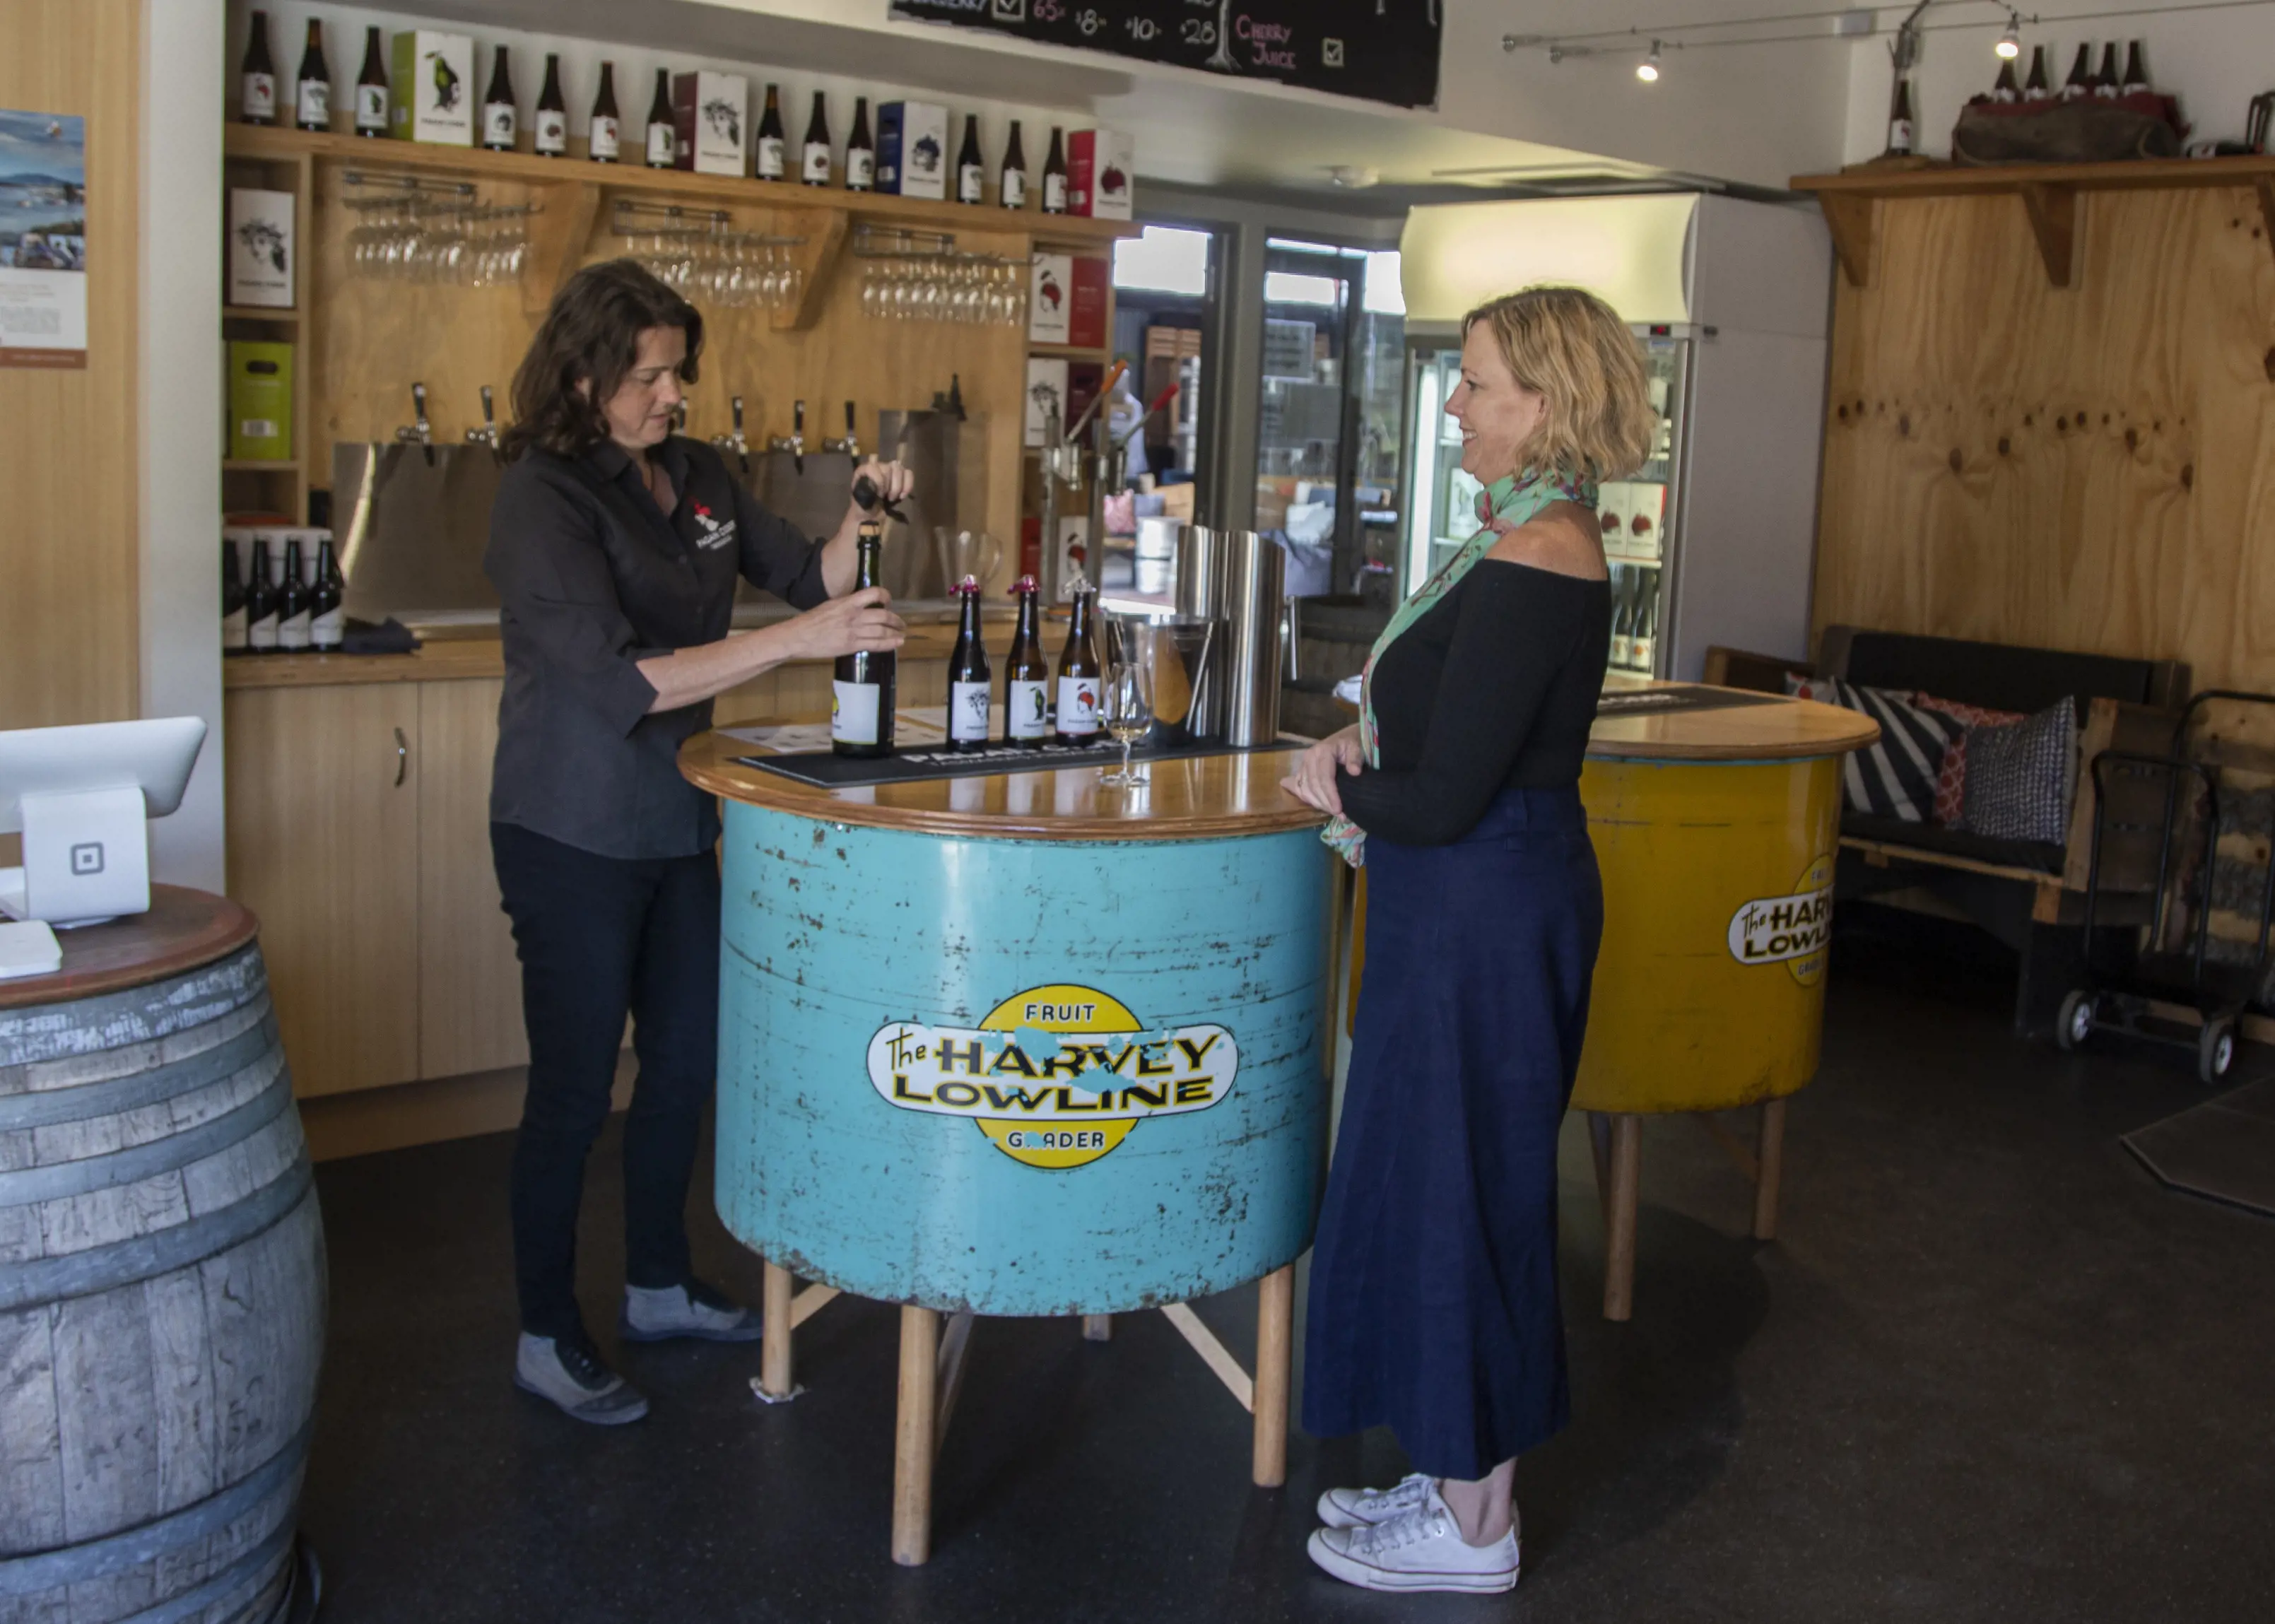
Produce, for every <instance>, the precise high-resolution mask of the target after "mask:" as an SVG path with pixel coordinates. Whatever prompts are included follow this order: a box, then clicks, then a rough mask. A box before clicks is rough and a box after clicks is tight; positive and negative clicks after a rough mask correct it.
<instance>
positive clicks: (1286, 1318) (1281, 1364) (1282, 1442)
mask: <svg viewBox="0 0 2275 1624" xmlns="http://www.w3.org/2000/svg"><path fill="white" fill-rule="evenodd" d="M1256 1290H1257V1299H1256V1449H1255V1460H1254V1462H1253V1470H1252V1472H1251V1477H1252V1478H1253V1480H1254V1481H1255V1483H1256V1484H1257V1486H1258V1487H1259V1488H1266V1489H1276V1488H1278V1487H1279V1486H1280V1485H1281V1484H1284V1483H1286V1482H1287V1481H1288V1376H1289V1369H1288V1367H1289V1357H1290V1352H1291V1349H1292V1348H1293V1347H1294V1344H1295V1340H1296V1265H1294V1264H1292V1263H1291V1264H1289V1265H1287V1266H1286V1267H1285V1268H1281V1269H1274V1271H1273V1272H1272V1273H1269V1274H1267V1275H1266V1276H1265V1277H1264V1278H1263V1279H1262V1280H1258V1282H1257V1283H1256Z"/></svg>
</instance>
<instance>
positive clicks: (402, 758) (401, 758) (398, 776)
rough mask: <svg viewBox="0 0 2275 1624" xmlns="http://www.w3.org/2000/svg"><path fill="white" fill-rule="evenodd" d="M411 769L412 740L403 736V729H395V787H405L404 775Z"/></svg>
mask: <svg viewBox="0 0 2275 1624" xmlns="http://www.w3.org/2000/svg"><path fill="white" fill-rule="evenodd" d="M410 770H411V741H410V740H409V739H407V738H405V737H404V736H403V729H400V728H397V729H396V730H395V787H396V788H397V789H401V788H403V775H404V774H406V773H408V772H409V771H410Z"/></svg>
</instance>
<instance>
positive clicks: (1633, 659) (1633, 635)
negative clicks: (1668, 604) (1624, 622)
mask: <svg viewBox="0 0 2275 1624" xmlns="http://www.w3.org/2000/svg"><path fill="white" fill-rule="evenodd" d="M1636 599H1637V600H1638V601H1637V602H1636V612H1635V620H1634V623H1633V626H1632V629H1631V630H1630V631H1629V633H1628V663H1629V665H1631V666H1633V667H1634V668H1636V670H1638V671H1641V672H1643V673H1644V675H1645V676H1649V675H1650V674H1651V666H1652V665H1653V663H1654V662H1655V661H1657V659H1658V639H1659V571H1658V570H1636Z"/></svg>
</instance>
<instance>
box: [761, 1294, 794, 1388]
mask: <svg viewBox="0 0 2275 1624" xmlns="http://www.w3.org/2000/svg"><path fill="white" fill-rule="evenodd" d="M764 1280H765V1283H764V1285H763V1286H762V1287H761V1288H760V1292H761V1295H760V1299H759V1315H760V1323H761V1330H760V1337H759V1396H760V1398H762V1399H765V1400H767V1401H768V1402H769V1403H775V1404H779V1403H781V1402H782V1401H783V1400H784V1399H787V1398H792V1397H795V1396H796V1394H797V1389H796V1388H795V1387H793V1386H791V1379H792V1371H791V1365H790V1330H791V1326H792V1323H793V1321H792V1318H791V1314H790V1285H791V1283H792V1282H791V1280H790V1271H789V1270H788V1269H785V1268H783V1267H782V1265H779V1264H774V1263H769V1264H767V1265H766V1273H765V1277H764Z"/></svg>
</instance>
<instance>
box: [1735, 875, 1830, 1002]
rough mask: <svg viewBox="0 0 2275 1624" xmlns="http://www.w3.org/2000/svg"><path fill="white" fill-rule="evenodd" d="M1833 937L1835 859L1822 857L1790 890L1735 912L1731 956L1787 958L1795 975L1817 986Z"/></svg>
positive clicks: (1753, 960) (1746, 960)
mask: <svg viewBox="0 0 2275 1624" xmlns="http://www.w3.org/2000/svg"><path fill="white" fill-rule="evenodd" d="M1832 940H1833V859H1832V857H1829V856H1826V857H1818V858H1815V859H1814V860H1812V861H1811V862H1810V865H1809V866H1808V867H1807V868H1805V869H1803V870H1802V871H1801V877H1800V878H1799V879H1798V880H1795V881H1794V882H1793V892H1792V894H1791V895H1787V896H1757V897H1756V898H1754V899H1753V900H1752V901H1751V902H1746V903H1739V904H1738V910H1737V912H1735V913H1734V914H1732V915H1731V916H1730V956H1731V957H1732V958H1734V959H1735V960H1737V961H1738V963H1741V964H1783V965H1784V966H1785V967H1786V970H1787V971H1788V972H1789V973H1790V974H1791V975H1792V977H1793V978H1794V979H1795V981H1798V982H1799V983H1801V985H1802V986H1816V985H1817V984H1818V982H1819V981H1821V980H1823V979H1824V978H1825V948H1826V946H1827V945H1828V944H1829V943H1830V942H1831V941H1832Z"/></svg>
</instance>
